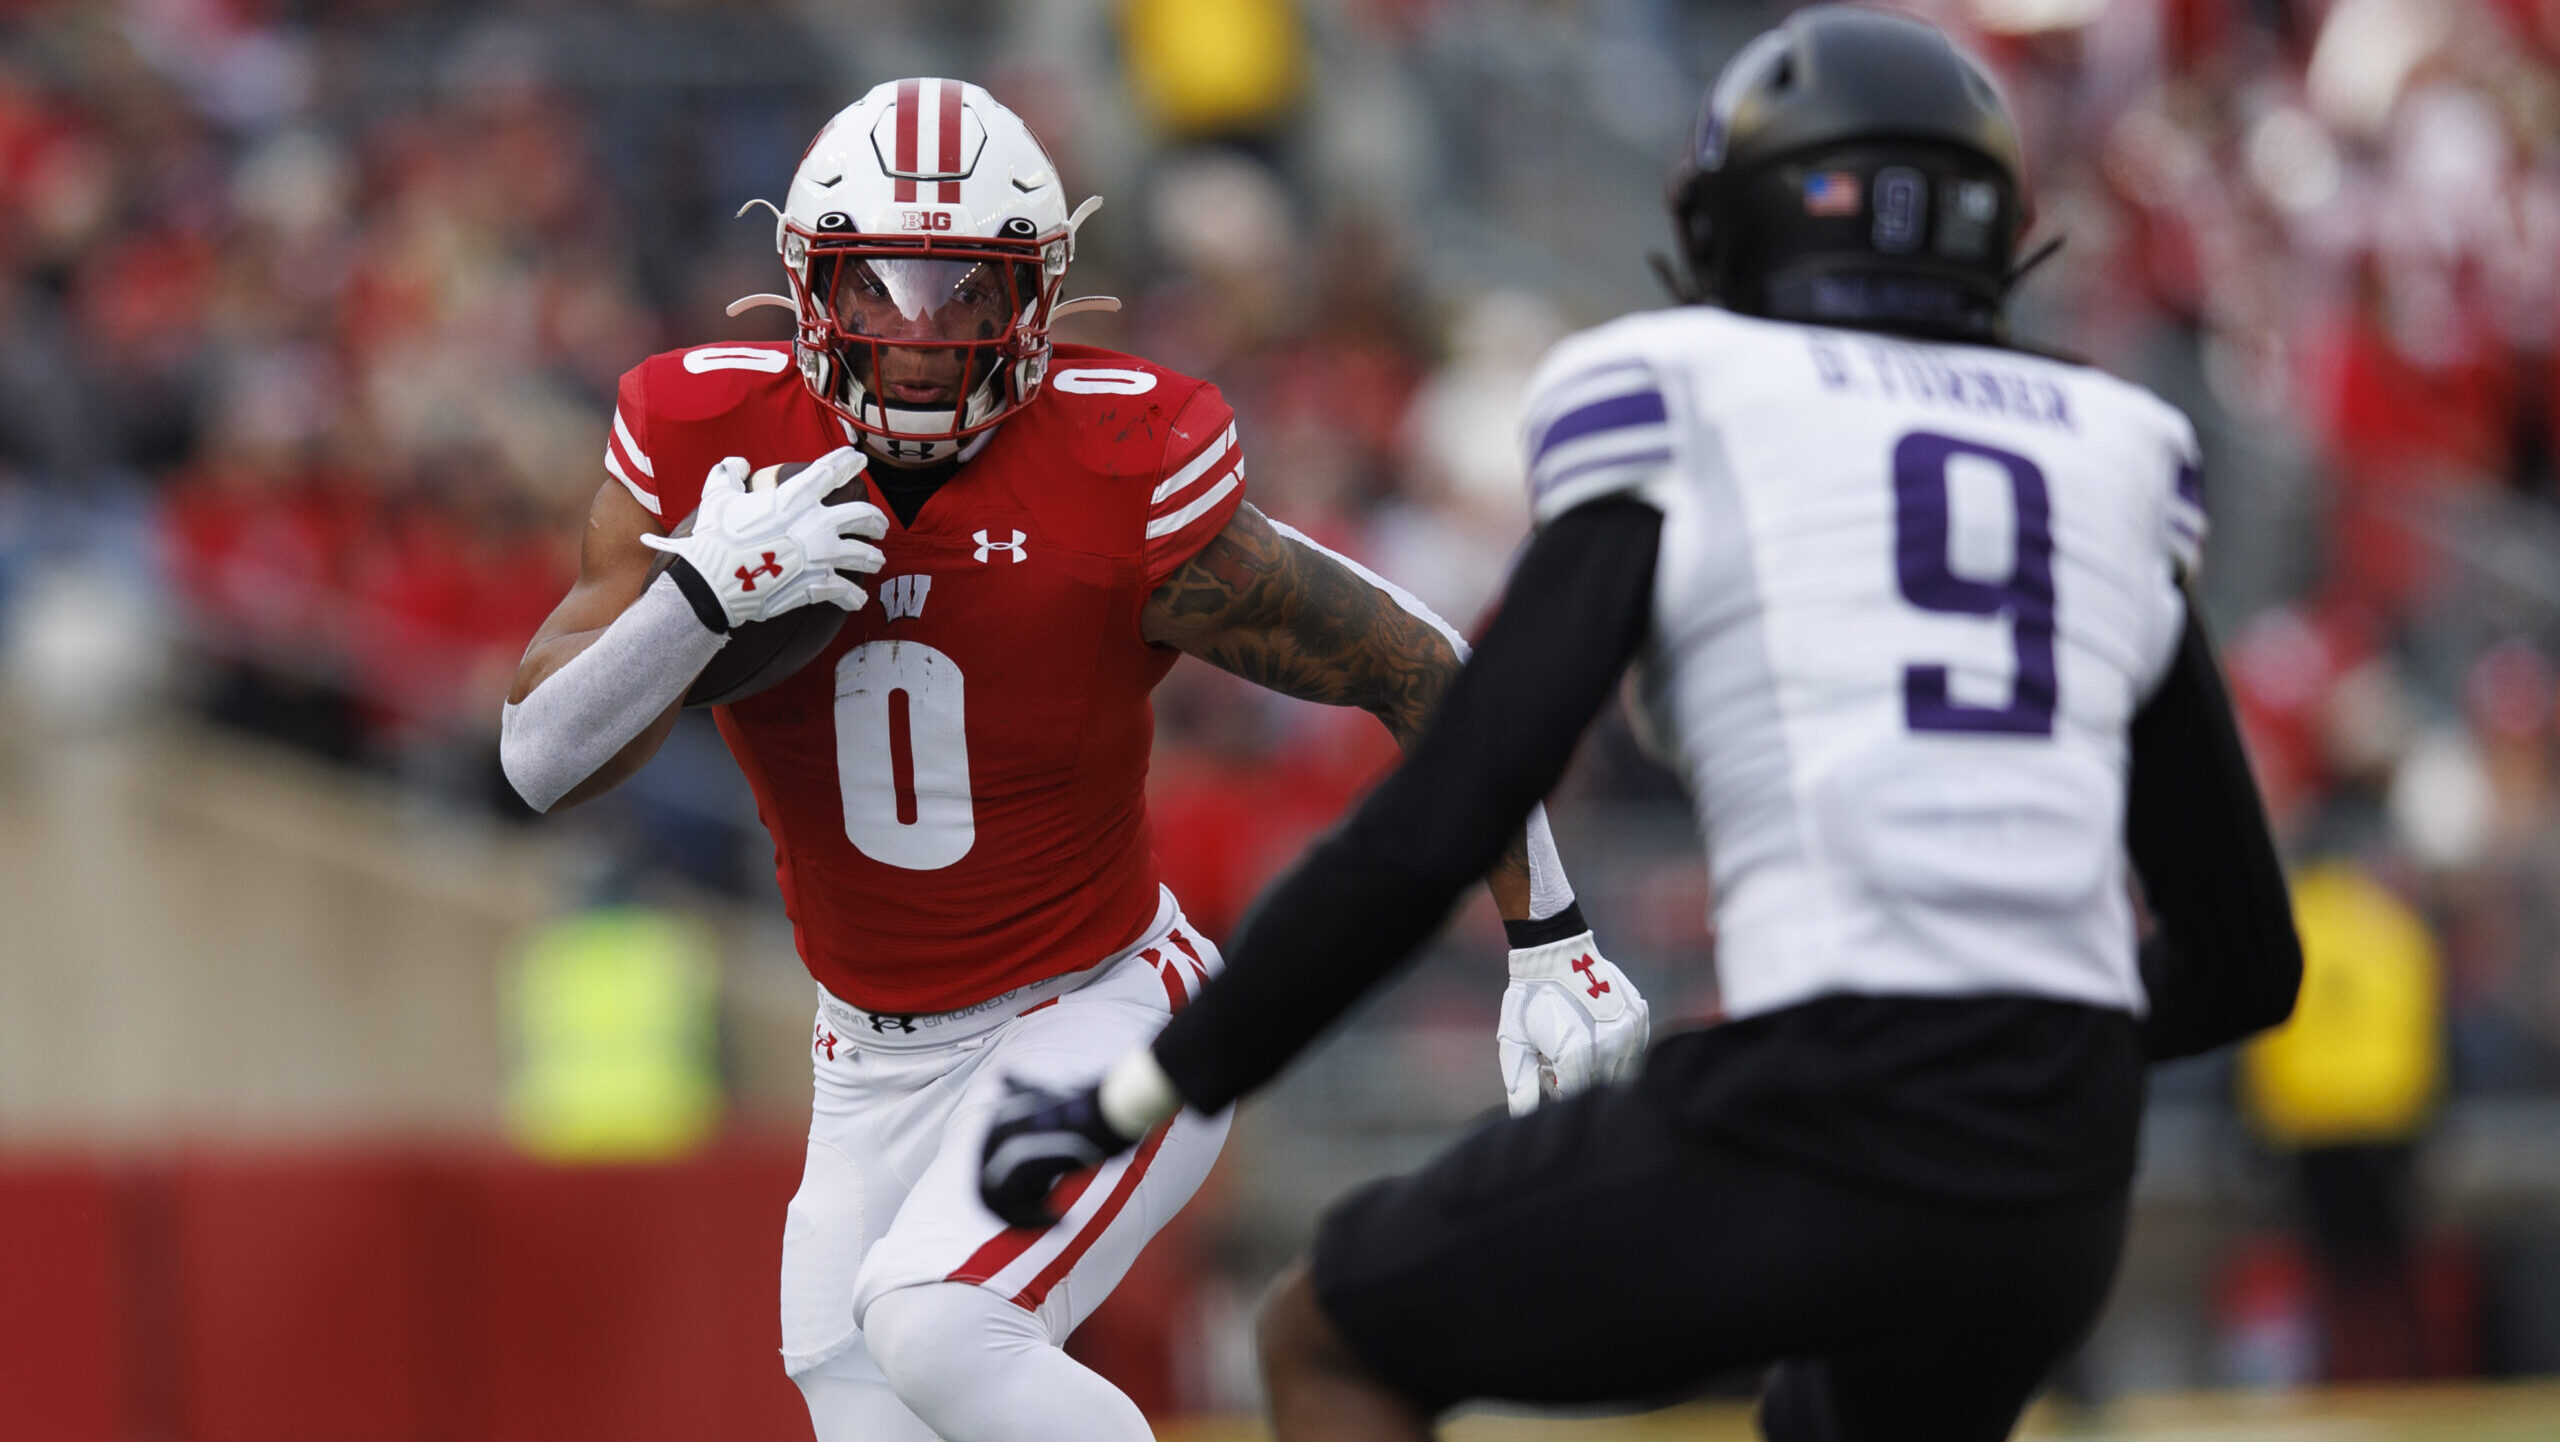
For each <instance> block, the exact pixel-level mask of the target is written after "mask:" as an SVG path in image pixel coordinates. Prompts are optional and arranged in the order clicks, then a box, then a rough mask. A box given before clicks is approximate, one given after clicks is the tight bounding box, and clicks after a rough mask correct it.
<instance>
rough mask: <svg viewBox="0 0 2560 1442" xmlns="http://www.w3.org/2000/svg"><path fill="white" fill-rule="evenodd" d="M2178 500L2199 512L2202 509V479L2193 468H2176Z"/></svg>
mask: <svg viewBox="0 0 2560 1442" xmlns="http://www.w3.org/2000/svg"><path fill="white" fill-rule="evenodd" d="M2153 474H2155V475H2156V474H2158V473H2157V472H2154V473H2153ZM2178 499H2180V500H2182V501H2185V502H2186V503H2187V504H2188V505H2190V506H2193V507H2195V508H2196V509H2197V510H2199V511H2201V510H2203V509H2204V477H2202V476H2200V475H2197V474H2196V468H2195V467H2193V466H2180V467H2178Z"/></svg>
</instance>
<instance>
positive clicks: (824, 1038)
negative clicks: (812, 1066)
mask: <svg viewBox="0 0 2560 1442" xmlns="http://www.w3.org/2000/svg"><path fill="white" fill-rule="evenodd" d="M809 1045H810V1048H811V1049H812V1050H816V1051H822V1052H825V1053H826V1054H827V1060H829V1061H834V1060H835V1059H836V1034H835V1033H834V1032H831V1031H829V1030H827V1024H826V1023H825V1022H820V1023H818V1028H817V1032H816V1034H815V1035H814V1036H812V1037H811V1038H810V1041H809Z"/></svg>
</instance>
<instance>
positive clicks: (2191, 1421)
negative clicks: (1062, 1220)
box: [1162, 1382, 2560, 1442]
mask: <svg viewBox="0 0 2560 1442" xmlns="http://www.w3.org/2000/svg"><path fill="white" fill-rule="evenodd" d="M1443 1435H1444V1436H1445V1437H1446V1438H1447V1439H1448V1442H1548V1439H1553V1442H1675V1439H1677V1442H1755V1439H1756V1438H1757V1436H1758V1434H1757V1433H1755V1432H1753V1431H1752V1429H1751V1419H1750V1412H1749V1411H1748V1409H1745V1408H1741V1407H1694V1408H1682V1409H1679V1410H1677V1411H1671V1412H1656V1413H1652V1414H1650V1415H1647V1416H1643V1417H1622V1418H1609V1419H1605V1420H1595V1421H1571V1422H1566V1421H1551V1420H1545V1419H1530V1418H1520V1417H1467V1418H1462V1419H1460V1420H1458V1421H1457V1422H1454V1423H1451V1424H1450V1425H1449V1427H1448V1428H1447V1429H1446V1431H1445V1432H1444V1434H1443ZM1162 1436H1163V1439H1164V1442H1261V1439H1263V1438H1266V1437H1267V1436H1268V1434H1267V1433H1265V1432H1264V1431H1263V1430H1262V1428H1261V1427H1260V1426H1259V1425H1258V1424H1254V1423H1244V1422H1195V1423H1188V1424H1184V1425H1181V1426H1176V1427H1171V1428H1167V1429H1165V1431H1164V1432H1163V1433H1162ZM2019 1436H2020V1437H2022V1438H2042V1439H2053V1442H2061V1439H2074V1442H2560V1383H2549V1382H2545V1383H2534V1384H2520V1385H2498V1386H2477V1387H2442V1388H2411V1389H2397V1390H2391V1391H2370V1392H2366V1391H2333V1392H2322V1393H2304V1394H2295V1395H2287V1396H2255V1395H2238V1394H2226V1395H2206V1396H2181V1397H2144V1398H2134V1399H2129V1400H2127V1401H2124V1402H2121V1403H2117V1404H2115V1405H2113V1406H2110V1407H2107V1408H2104V1409H2102V1410H2099V1411H2094V1412H2075V1411H2066V1410H2064V1409H2061V1408H2055V1407H2047V1408H2044V1409H2041V1410H2039V1411H2038V1412H2037V1414H2036V1415H2035V1416H2034V1417H2032V1418H2031V1419H2030V1420H2029V1422H2028V1424H2027V1426H2026V1427H2025V1428H2024V1429H2022V1430H2021V1431H2020V1433H2019Z"/></svg>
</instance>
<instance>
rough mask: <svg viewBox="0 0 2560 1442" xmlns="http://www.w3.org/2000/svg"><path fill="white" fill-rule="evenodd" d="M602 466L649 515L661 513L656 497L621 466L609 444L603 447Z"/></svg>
mask: <svg viewBox="0 0 2560 1442" xmlns="http://www.w3.org/2000/svg"><path fill="white" fill-rule="evenodd" d="M604 468H605V469H606V470H608V471H611V472H613V478H614V479H615V480H617V481H620V482H622V487H623V489H624V490H627V491H629V492H630V493H631V498H632V499H633V500H635V501H638V502H639V503H640V504H641V505H643V506H645V507H647V508H648V511H649V514H650V515H653V516H655V515H659V514H662V513H661V512H660V511H659V509H658V498H657V497H656V496H653V495H650V494H649V493H648V492H647V491H644V490H642V489H641V488H640V483H639V482H638V481H635V480H633V479H631V473H630V472H629V471H626V470H624V469H623V468H622V462H621V460H620V459H619V458H617V457H616V456H615V455H614V453H613V447H612V446H611V445H607V446H606V447H605V448H604Z"/></svg>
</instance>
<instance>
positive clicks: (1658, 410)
mask: <svg viewBox="0 0 2560 1442" xmlns="http://www.w3.org/2000/svg"><path fill="white" fill-rule="evenodd" d="M1669 415H1670V413H1669V412H1667V411H1665V410H1664V409H1663V406H1662V392H1660V391H1635V392H1632V393H1630V394H1627V395H1623V396H1611V397H1609V398H1608V399H1607V400H1605V401H1593V402H1592V403H1591V404H1589V405H1587V406H1581V407H1578V408H1576V409H1574V410H1569V411H1566V412H1565V413H1564V414H1563V415H1560V416H1558V417H1556V423H1555V424H1554V425H1551V426H1549V427H1547V433H1546V434H1545V435H1543V436H1540V437H1539V438H1538V453H1537V454H1536V455H1535V456H1532V457H1531V458H1530V460H1529V464H1531V465H1533V466H1534V465H1536V464H1537V463H1538V462H1539V461H1542V460H1545V459H1546V456H1547V452H1549V451H1552V450H1554V449H1555V448H1556V447H1558V446H1560V445H1563V444H1564V443H1565V442H1567V441H1570V440H1576V439H1579V438H1580V437H1583V436H1587V435H1590V434H1591V433H1593V432H1594V431H1614V430H1619V429H1621V428H1623V427H1626V426H1642V425H1659V424H1661V423H1662V422H1663V421H1665V420H1667V419H1669Z"/></svg>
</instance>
